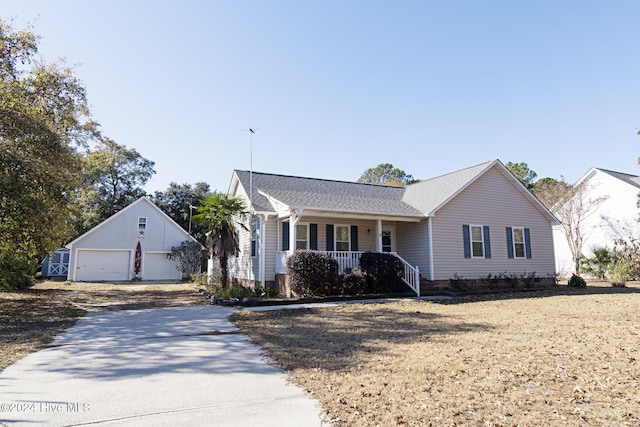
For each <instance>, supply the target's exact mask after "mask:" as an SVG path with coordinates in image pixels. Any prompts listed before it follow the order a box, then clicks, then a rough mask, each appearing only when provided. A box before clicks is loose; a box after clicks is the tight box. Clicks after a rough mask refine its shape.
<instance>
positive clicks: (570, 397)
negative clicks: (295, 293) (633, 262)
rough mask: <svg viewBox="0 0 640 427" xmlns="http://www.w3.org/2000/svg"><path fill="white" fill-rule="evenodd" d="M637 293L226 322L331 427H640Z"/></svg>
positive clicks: (300, 313) (518, 297)
mask: <svg viewBox="0 0 640 427" xmlns="http://www.w3.org/2000/svg"><path fill="white" fill-rule="evenodd" d="M638 313H640V289H639V288H638V287H637V285H634V286H632V287H631V288H623V289H622V290H621V289H620V288H611V287H610V285H608V284H607V286H604V285H603V286H591V285H590V286H589V287H588V288H586V289H568V288H567V287H565V286H560V287H557V288H554V289H550V290H547V291H543V292H535V293H534V292H532V293H522V292H519V293H513V294H496V295H477V296H468V297H463V298H460V299H457V300H453V301H450V302H449V303H448V304H436V303H430V302H424V301H402V302H395V303H387V304H353V305H344V306H339V307H335V308H319V309H302V310H282V311H271V312H239V313H237V314H235V315H234V316H233V318H232V320H233V321H234V322H235V323H236V324H237V325H238V326H239V327H240V328H241V330H242V332H244V333H246V334H248V335H249V336H250V337H251V339H252V340H253V341H254V342H256V343H257V344H259V345H261V346H263V348H265V350H266V351H267V352H268V354H269V355H270V356H271V358H272V359H273V360H274V361H275V363H276V364H277V365H279V366H281V367H282V368H284V369H285V370H286V372H287V373H288V375H289V378H290V380H291V381H292V382H294V383H295V384H297V385H299V386H301V387H303V388H304V389H306V390H308V391H309V392H311V393H312V394H313V395H314V396H315V397H316V398H317V399H318V400H319V401H320V402H321V403H322V405H323V407H324V409H325V411H326V414H327V417H328V419H329V420H330V421H331V422H332V423H333V425H335V426H372V425H438V426H441V425H443V426H455V425H458V426H462V425H465V426H467V425H473V426H477V425H491V426H513V425H518V426H538V425H541V424H546V425H591V426H600V425H611V426H623V425H639V424H640V410H639V409H638V408H640V365H639V361H638V360H637V357H638V351H639V350H640V330H639V327H638Z"/></svg>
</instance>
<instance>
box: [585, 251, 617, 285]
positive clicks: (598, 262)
mask: <svg viewBox="0 0 640 427" xmlns="http://www.w3.org/2000/svg"><path fill="white" fill-rule="evenodd" d="M612 262H613V253H612V252H611V251H610V250H609V249H607V248H604V247H603V248H594V249H593V255H591V257H589V258H587V257H585V256H584V255H583V256H582V257H581V258H580V271H581V272H585V273H587V274H590V275H591V276H593V277H596V278H598V279H604V278H605V277H606V275H607V271H609V268H610V266H611V263H612Z"/></svg>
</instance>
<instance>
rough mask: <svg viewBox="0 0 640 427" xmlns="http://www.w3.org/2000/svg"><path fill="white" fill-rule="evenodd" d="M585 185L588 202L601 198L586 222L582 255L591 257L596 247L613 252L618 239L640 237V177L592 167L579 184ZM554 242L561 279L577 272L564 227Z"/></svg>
mask: <svg viewBox="0 0 640 427" xmlns="http://www.w3.org/2000/svg"><path fill="white" fill-rule="evenodd" d="M580 184H582V185H584V186H585V189H586V193H585V196H583V198H584V200H585V202H586V203H587V204H588V203H590V201H593V200H598V199H601V200H602V201H601V202H599V203H598V205H597V209H595V211H594V212H593V213H592V214H590V215H588V216H587V217H586V218H585V219H584V222H583V227H582V235H583V243H582V248H583V250H582V254H583V255H585V256H587V257H588V256H590V255H592V254H593V249H594V248H600V247H607V248H609V249H613V246H614V240H616V239H617V238H621V237H622V238H624V237H629V236H635V237H639V236H640V235H639V234H638V232H639V231H640V229H639V227H638V217H639V214H640V211H639V210H638V206H637V203H638V193H639V192H640V177H638V176H635V175H630V174H626V173H622V172H614V171H610V170H606V169H600V168H591V169H589V171H588V172H587V173H586V174H584V175H583V176H582V178H580V179H579V180H578V182H577V183H576V185H580ZM553 240H554V246H555V254H556V270H557V271H558V274H559V276H560V277H564V278H566V277H569V276H571V274H572V273H574V272H575V268H574V264H573V261H572V256H571V250H570V249H569V244H568V243H567V238H566V234H565V232H564V230H563V229H562V226H560V225H557V226H554V229H553Z"/></svg>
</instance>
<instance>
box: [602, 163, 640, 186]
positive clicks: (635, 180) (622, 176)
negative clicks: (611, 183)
mask: <svg viewBox="0 0 640 427" xmlns="http://www.w3.org/2000/svg"><path fill="white" fill-rule="evenodd" d="M594 169H597V170H599V171H602V172H604V173H607V174H609V175H611V176H613V177H615V178H618V179H619V180H621V181H624V182H626V183H627V184H629V185H633V186H634V187H638V188H640V177H638V176H636V175H631V174H628V173H622V172H615V171H610V170H607V169H602V168H594Z"/></svg>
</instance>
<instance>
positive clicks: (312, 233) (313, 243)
mask: <svg viewBox="0 0 640 427" xmlns="http://www.w3.org/2000/svg"><path fill="white" fill-rule="evenodd" d="M309 249H311V250H313V251H317V250H318V224H309Z"/></svg>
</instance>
